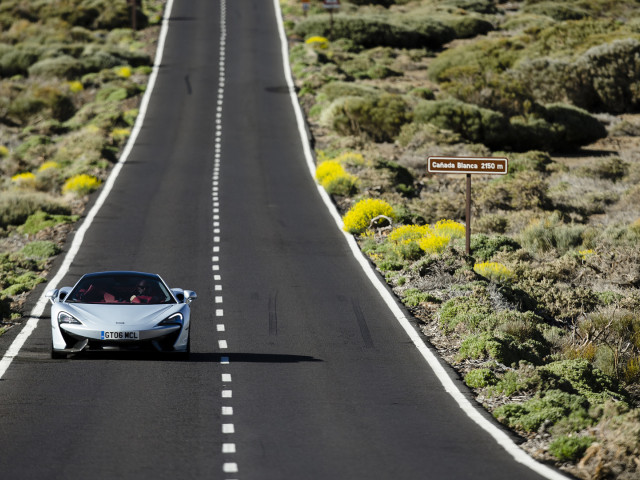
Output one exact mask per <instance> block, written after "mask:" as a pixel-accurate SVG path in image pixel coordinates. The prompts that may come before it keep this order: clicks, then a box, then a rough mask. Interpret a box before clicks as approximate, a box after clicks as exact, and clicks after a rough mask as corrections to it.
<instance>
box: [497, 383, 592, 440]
mask: <svg viewBox="0 0 640 480" xmlns="http://www.w3.org/2000/svg"><path fill="white" fill-rule="evenodd" d="M588 408H589V402H587V400H586V399H585V398H584V397H582V396H580V395H572V394H569V393H566V392H561V391H558V390H549V391H548V392H546V393H545V394H544V395H543V396H540V397H537V398H533V399H531V400H528V401H527V402H525V403H522V404H515V403H510V404H507V405H503V406H501V407H498V408H496V409H495V410H494V411H493V415H494V416H495V417H496V418H497V419H498V421H499V422H501V423H504V424H506V425H507V426H509V427H512V428H517V429H519V430H523V431H525V432H536V431H538V429H539V428H540V426H541V425H542V424H543V423H544V422H549V423H550V424H551V425H553V424H555V423H557V422H559V421H560V420H562V419H563V418H565V417H568V416H576V417H579V418H582V419H584V420H586V421H590V417H589V414H588Z"/></svg>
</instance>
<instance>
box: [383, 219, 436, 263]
mask: <svg viewBox="0 0 640 480" xmlns="http://www.w3.org/2000/svg"><path fill="white" fill-rule="evenodd" d="M429 230H430V227H429V225H402V226H400V227H397V228H394V229H393V230H392V231H391V233H390V234H389V235H388V236H387V241H388V242H389V243H390V244H391V248H392V249H393V251H394V252H395V253H396V254H398V255H400V256H401V257H402V258H404V259H407V260H416V259H418V258H420V257H421V256H422V249H421V248H420V245H419V242H420V241H421V240H422V239H423V238H424V237H425V235H427V234H428V233H429Z"/></svg>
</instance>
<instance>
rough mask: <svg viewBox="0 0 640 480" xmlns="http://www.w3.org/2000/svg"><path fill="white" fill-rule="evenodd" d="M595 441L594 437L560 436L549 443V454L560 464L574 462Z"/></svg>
mask: <svg viewBox="0 0 640 480" xmlns="http://www.w3.org/2000/svg"><path fill="white" fill-rule="evenodd" d="M595 441H596V439H595V438H594V437H580V436H567V435H562V436H560V437H558V438H556V439H555V440H553V441H552V442H551V444H550V445H549V452H550V453H551V455H553V456H554V457H556V458H557V459H558V460H560V461H561V462H575V461H577V460H579V459H580V458H582V455H583V454H584V452H585V450H586V449H587V448H589V446H590V445H591V444H592V443H593V442H595Z"/></svg>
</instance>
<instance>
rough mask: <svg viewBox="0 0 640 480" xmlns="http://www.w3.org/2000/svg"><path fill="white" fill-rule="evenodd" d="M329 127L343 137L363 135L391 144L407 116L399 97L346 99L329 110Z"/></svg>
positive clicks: (406, 120) (408, 117) (382, 96)
mask: <svg viewBox="0 0 640 480" xmlns="http://www.w3.org/2000/svg"><path fill="white" fill-rule="evenodd" d="M331 113H332V115H333V119H332V125H331V126H332V127H333V128H334V129H335V130H336V132H338V133H340V134H343V135H366V136H368V137H370V138H371V139H372V140H374V141H376V142H391V141H393V140H394V139H395V137H396V136H397V135H398V133H400V128H401V127H402V125H404V124H405V123H407V122H408V121H409V119H410V116H409V114H408V112H407V104H406V102H405V101H404V100H403V99H402V97H400V96H397V95H390V94H383V95H380V96H376V97H367V98H361V97H347V98H344V99H342V102H341V103H339V104H337V105H334V106H333V109H332V112H331Z"/></svg>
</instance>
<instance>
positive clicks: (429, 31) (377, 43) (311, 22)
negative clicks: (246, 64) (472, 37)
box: [294, 15, 453, 49]
mask: <svg viewBox="0 0 640 480" xmlns="http://www.w3.org/2000/svg"><path fill="white" fill-rule="evenodd" d="M294 32H295V34H296V35H299V36H300V37H303V38H306V37H309V36H312V35H319V36H322V37H326V38H330V39H338V38H347V39H349V40H351V41H352V42H353V43H354V44H356V45H359V46H361V47H363V48H374V47H394V48H407V49H416V48H424V47H426V48H439V47H441V46H442V45H443V44H444V43H446V42H447V41H449V40H451V39H452V38H453V34H452V33H453V32H452V31H451V29H448V28H446V27H444V26H443V25H442V24H440V23H437V22H433V21H431V22H428V23H427V24H426V25H423V26H422V28H421V29H420V31H418V30H416V29H415V28H413V27H412V26H404V25H396V24H393V23H390V22H387V21H384V20H381V19H379V18H374V17H365V16H348V15H337V16H334V19H333V28H332V27H331V21H330V18H329V15H317V16H313V17H310V18H308V19H305V20H303V21H301V22H299V23H298V24H297V25H296V26H295V29H294Z"/></svg>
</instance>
